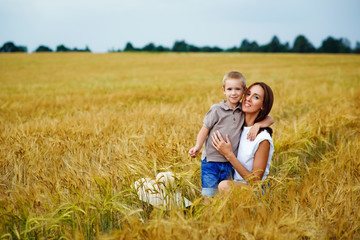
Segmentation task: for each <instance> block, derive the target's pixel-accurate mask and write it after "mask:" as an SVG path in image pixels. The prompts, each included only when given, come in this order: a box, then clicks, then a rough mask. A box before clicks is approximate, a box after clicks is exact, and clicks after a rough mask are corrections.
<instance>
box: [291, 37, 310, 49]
mask: <svg viewBox="0 0 360 240" xmlns="http://www.w3.org/2000/svg"><path fill="white" fill-rule="evenodd" d="M292 51H293V52H297V53H309V52H315V48H314V46H313V45H312V44H311V43H310V42H309V41H308V40H307V38H306V37H305V36H304V35H299V36H297V37H296V39H295V41H294V47H293V49H292Z"/></svg>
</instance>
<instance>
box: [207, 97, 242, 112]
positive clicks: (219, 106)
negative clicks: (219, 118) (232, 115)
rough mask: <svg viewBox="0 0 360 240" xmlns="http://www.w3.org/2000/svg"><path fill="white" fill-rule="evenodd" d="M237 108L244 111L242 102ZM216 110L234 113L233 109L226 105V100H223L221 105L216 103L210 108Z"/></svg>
mask: <svg viewBox="0 0 360 240" xmlns="http://www.w3.org/2000/svg"><path fill="white" fill-rule="evenodd" d="M236 108H237V109H239V110H240V111H242V109H241V102H240V103H239V105H238V106H237V107H236ZM216 109H220V110H225V111H228V110H231V111H232V109H231V108H230V107H229V106H228V105H226V100H222V101H221V102H219V103H215V104H213V105H212V106H211V107H210V110H216Z"/></svg>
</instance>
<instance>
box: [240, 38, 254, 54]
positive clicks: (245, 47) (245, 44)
mask: <svg viewBox="0 0 360 240" xmlns="http://www.w3.org/2000/svg"><path fill="white" fill-rule="evenodd" d="M258 51H259V45H258V44H257V42H255V41H253V42H249V41H248V40H247V39H244V40H243V41H242V42H241V45H240V48H239V52H258Z"/></svg>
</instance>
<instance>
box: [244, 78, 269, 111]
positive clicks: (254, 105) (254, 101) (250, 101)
mask: <svg viewBox="0 0 360 240" xmlns="http://www.w3.org/2000/svg"><path fill="white" fill-rule="evenodd" d="M263 100H264V89H263V88H262V87H261V86H260V85H254V86H252V87H251V88H250V89H249V90H248V91H247V92H246V93H245V96H244V99H243V101H242V110H243V112H245V113H257V112H259V111H260V109H262V107H263Z"/></svg>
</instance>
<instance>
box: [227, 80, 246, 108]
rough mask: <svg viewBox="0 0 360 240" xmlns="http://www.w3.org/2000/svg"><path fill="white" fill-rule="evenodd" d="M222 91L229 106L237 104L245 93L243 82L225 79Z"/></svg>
mask: <svg viewBox="0 0 360 240" xmlns="http://www.w3.org/2000/svg"><path fill="white" fill-rule="evenodd" d="M222 89H223V92H224V94H225V96H226V99H227V100H228V101H229V102H230V103H231V104H238V102H240V100H241V98H242V97H243V95H244V92H245V89H244V85H243V82H242V81H241V80H238V79H227V80H226V81H225V87H223V88H222Z"/></svg>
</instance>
